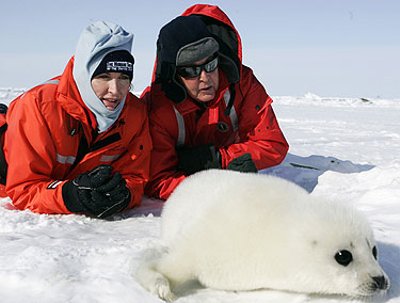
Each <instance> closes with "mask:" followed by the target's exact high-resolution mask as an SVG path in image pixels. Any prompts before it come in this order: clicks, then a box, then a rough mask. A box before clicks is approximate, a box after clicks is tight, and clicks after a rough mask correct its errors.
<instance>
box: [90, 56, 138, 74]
mask: <svg viewBox="0 0 400 303" xmlns="http://www.w3.org/2000/svg"><path fill="white" fill-rule="evenodd" d="M134 63H135V59H134V58H133V56H132V55H131V54H130V53H129V52H128V51H126V50H118V51H114V52H111V53H108V54H107V55H106V56H105V57H104V58H103V60H101V62H100V64H99V66H98V67H97V68H96V70H95V71H94V72H93V75H92V79H93V78H94V77H96V76H97V75H100V74H103V73H110V72H116V73H122V74H125V75H127V76H129V79H130V80H132V78H133V64H134Z"/></svg>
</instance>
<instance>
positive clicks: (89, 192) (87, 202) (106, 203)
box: [62, 165, 131, 218]
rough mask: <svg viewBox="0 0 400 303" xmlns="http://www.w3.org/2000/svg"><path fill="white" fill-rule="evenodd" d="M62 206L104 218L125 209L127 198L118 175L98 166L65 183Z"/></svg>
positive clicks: (123, 182)
mask: <svg viewBox="0 0 400 303" xmlns="http://www.w3.org/2000/svg"><path fill="white" fill-rule="evenodd" d="M62 195H63V199H64V203H65V206H66V207H67V208H68V210H69V211H71V212H74V213H84V214H86V215H89V216H94V217H97V218H105V217H108V216H110V215H113V214H115V213H117V212H120V211H122V210H123V209H125V208H126V207H127V206H128V204H129V201H130V198H131V195H130V192H129V189H128V188H127V187H126V182H125V180H124V179H123V178H122V176H121V174H120V173H118V172H117V173H115V174H114V175H112V167H111V166H109V165H100V166H98V167H96V168H95V169H93V170H92V171H90V172H87V173H83V174H81V175H79V176H77V177H76V178H75V179H74V180H72V181H68V182H66V183H65V184H64V186H63V188H62Z"/></svg>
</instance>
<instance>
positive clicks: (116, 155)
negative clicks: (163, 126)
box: [4, 58, 152, 213]
mask: <svg viewBox="0 0 400 303" xmlns="http://www.w3.org/2000/svg"><path fill="white" fill-rule="evenodd" d="M73 65H74V58H71V60H70V61H69V63H68V64H67V66H66V68H65V70H64V72H63V74H62V75H61V76H59V77H56V78H54V79H52V80H50V81H48V82H47V83H45V84H42V85H39V86H36V87H34V88H33V89H31V90H29V91H28V92H26V93H24V94H23V95H22V96H20V97H18V98H17V99H15V100H14V101H12V103H11V104H10V107H9V110H8V112H7V123H8V129H7V132H6V134H5V143H4V152H5V157H6V160H7V163H8V172H7V183H6V191H7V194H8V195H9V197H10V198H11V199H12V201H13V204H14V206H15V207H17V208H19V209H30V210H32V211H34V212H38V213H70V211H69V210H68V209H67V208H66V207H65V205H64V202H63V198H62V186H63V184H64V183H65V182H66V181H67V180H71V179H73V178H75V177H76V176H77V175H79V174H81V173H84V172H87V171H90V170H92V169H93V168H95V167H96V166H98V165H100V164H108V165H111V166H112V167H113V170H114V171H118V172H119V173H121V175H122V176H123V178H124V179H125V180H126V184H127V187H128V188H129V190H130V192H131V201H130V204H129V207H130V208H132V207H134V206H137V205H139V204H140V201H141V198H142V195H143V191H144V186H145V184H146V182H147V181H148V178H149V165H150V153H151V148H152V144H151V138H150V134H149V129H148V119H147V109H146V106H145V105H144V103H143V101H141V100H139V99H138V98H137V97H135V96H134V95H132V94H131V93H129V94H128V96H127V97H126V101H125V105H124V108H123V110H122V112H121V114H120V116H119V118H118V120H117V121H116V122H115V123H114V124H113V125H112V126H111V127H110V128H109V129H108V130H106V131H104V132H101V133H99V134H98V133H97V132H95V131H94V130H95V129H96V128H97V122H96V118H95V117H94V115H93V114H92V112H91V111H90V110H89V109H88V108H87V107H86V105H85V104H84V103H83V101H82V99H81V96H80V93H79V91H78V88H77V85H76V83H75V81H74V78H73V72H72V70H73ZM82 136H85V138H86V141H87V144H84V143H83V141H84V140H82ZM78 149H80V152H78ZM78 154H82V155H83V157H79V156H78ZM79 158H80V159H79Z"/></svg>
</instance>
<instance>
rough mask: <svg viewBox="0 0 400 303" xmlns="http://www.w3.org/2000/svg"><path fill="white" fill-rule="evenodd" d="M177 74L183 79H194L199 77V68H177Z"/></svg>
mask: <svg viewBox="0 0 400 303" xmlns="http://www.w3.org/2000/svg"><path fill="white" fill-rule="evenodd" d="M177 72H178V74H179V75H180V76H182V77H183V78H195V77H198V76H199V75H200V73H201V67H198V66H188V67H179V68H177Z"/></svg>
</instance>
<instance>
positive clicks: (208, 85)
mask: <svg viewBox="0 0 400 303" xmlns="http://www.w3.org/2000/svg"><path fill="white" fill-rule="evenodd" d="M196 69H197V70H200V74H198V75H197V76H195V75H196V74H197V73H196V72H195V70H196ZM180 70H182V72H180ZM184 70H187V71H189V72H193V73H192V75H189V74H188V73H184ZM207 70H208V72H207ZM177 73H178V75H179V78H180V80H181V81H182V83H183V85H184V86H185V88H186V91H187V93H188V94H189V96H190V97H192V98H193V99H195V100H197V101H199V102H209V101H212V100H213V99H214V98H215V95H216V93H217V90H218V88H219V74H218V57H214V56H213V57H208V58H204V59H202V60H199V61H197V62H195V63H194V65H191V66H187V67H177Z"/></svg>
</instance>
